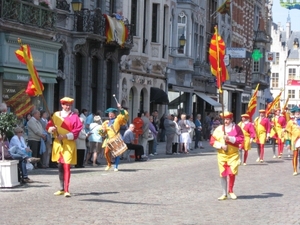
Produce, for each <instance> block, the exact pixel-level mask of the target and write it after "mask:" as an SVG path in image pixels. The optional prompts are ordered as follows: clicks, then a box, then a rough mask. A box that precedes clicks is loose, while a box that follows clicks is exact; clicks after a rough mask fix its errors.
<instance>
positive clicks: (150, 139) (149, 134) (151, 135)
mask: <svg viewBox="0 0 300 225" xmlns="http://www.w3.org/2000/svg"><path fill="white" fill-rule="evenodd" d="M153 139H154V136H153V134H152V132H151V130H149V133H148V141H152V140H153Z"/></svg>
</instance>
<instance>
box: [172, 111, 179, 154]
mask: <svg viewBox="0 0 300 225" xmlns="http://www.w3.org/2000/svg"><path fill="white" fill-rule="evenodd" d="M177 121H178V117H177V116H174V119H173V123H175V129H176V132H175V135H174V139H173V145H172V153H173V154H180V153H179V152H178V143H179V137H180V129H179V126H178V123H177Z"/></svg>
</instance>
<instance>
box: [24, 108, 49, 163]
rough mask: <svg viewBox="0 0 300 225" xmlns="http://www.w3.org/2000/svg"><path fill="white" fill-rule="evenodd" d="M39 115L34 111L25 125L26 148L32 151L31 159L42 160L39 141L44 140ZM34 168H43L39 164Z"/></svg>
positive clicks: (44, 136)
mask: <svg viewBox="0 0 300 225" xmlns="http://www.w3.org/2000/svg"><path fill="white" fill-rule="evenodd" d="M40 119H41V113H40V111H39V110H37V109H35V110H33V111H32V113H31V118H30V120H29V121H28V123H27V128H28V147H29V148H30V149H31V150H32V157H35V158H40V159H41V160H42V154H41V153H40V149H41V141H44V140H46V135H45V134H44V129H43V127H42V124H41V123H40ZM35 168H45V167H44V166H43V165H42V163H41V162H39V163H38V165H36V166H35Z"/></svg>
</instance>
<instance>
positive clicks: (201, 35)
mask: <svg viewBox="0 0 300 225" xmlns="http://www.w3.org/2000/svg"><path fill="white" fill-rule="evenodd" d="M199 33H200V37H199V38H200V39H199V46H200V47H199V60H200V61H202V60H203V58H202V57H203V55H204V50H205V46H204V26H203V25H200V32H199Z"/></svg>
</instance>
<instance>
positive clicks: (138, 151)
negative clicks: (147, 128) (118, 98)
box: [123, 124, 146, 162]
mask: <svg viewBox="0 0 300 225" xmlns="http://www.w3.org/2000/svg"><path fill="white" fill-rule="evenodd" d="M134 129H135V126H134V124H129V127H128V129H127V130H126V131H125V133H124V136H123V140H124V142H125V144H126V146H127V148H128V149H129V150H134V152H135V161H137V162H142V161H146V160H145V159H144V158H142V156H143V155H144V147H143V146H142V145H137V144H135V143H134V139H135V137H134V136H135V135H134V133H133V131H134Z"/></svg>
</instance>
